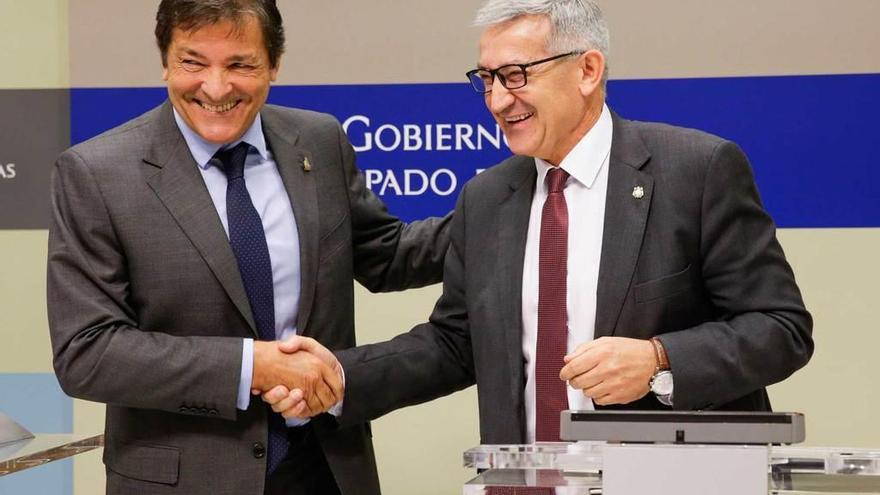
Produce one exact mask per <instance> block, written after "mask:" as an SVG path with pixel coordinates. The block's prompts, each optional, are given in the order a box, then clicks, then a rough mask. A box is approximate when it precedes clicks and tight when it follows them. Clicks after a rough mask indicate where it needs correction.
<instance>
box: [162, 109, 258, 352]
mask: <svg viewBox="0 0 880 495" xmlns="http://www.w3.org/2000/svg"><path fill="white" fill-rule="evenodd" d="M155 125H156V127H157V132H156V133H155V138H154V140H153V142H152V143H151V145H150V148H149V149H148V150H147V154H146V156H145V157H144V161H145V162H146V163H148V164H150V165H152V166H154V167H158V168H159V171H158V172H157V173H155V174H153V175H151V176H149V177H148V178H147V183H148V184H149V186H150V187H151V188H152V189H153V191H154V192H155V193H156V196H158V197H159V200H160V201H162V203H163V204H164V205H165V207H166V208H167V209H168V211H169V212H170V213H171V215H172V216H173V217H174V219H175V220H176V221H177V224H178V225H179V226H180V228H181V230H183V232H184V234H186V236H187V237H188V238H189V239H190V241H191V242H192V243H193V245H194V246H195V248H196V250H198V252H199V254H200V255H201V256H202V258H204V260H205V262H206V263H207V264H208V266H209V267H210V269H211V271H212V272H213V273H214V275H215V276H216V277H217V280H218V281H219V282H220V285H222V286H223V289H224V290H225V291H226V293H227V294H228V295H229V298H230V299H231V300H232V303H233V304H234V305H235V307H236V308H238V311H239V312H240V313H241V315H242V316H243V317H244V318H245V320H246V321H247V323H248V325H249V326H250V328H251V332H252V333H253V334H254V336H255V337H256V336H257V330H256V325H255V324H254V318H253V315H252V313H251V308H250V304H249V303H248V299H247V294H246V293H245V290H244V285H243V284H242V281H241V275H240V273H239V271H238V263H237V262H236V260H235V255H234V254H233V253H232V248H231V247H230V246H229V239H227V238H226V233H225V231H224V230H223V224H222V223H221V222H220V218H219V217H218V216H217V209H216V208H215V207H214V203H213V201H212V200H211V196H210V194H209V193H208V188H207V186H205V181H204V179H203V178H202V176H201V174H200V173H199V170H198V165H197V164H196V162H195V160H193V158H192V154H191V153H190V151H189V148H188V147H187V146H186V141H184V139H183V136H182V135H181V134H180V130H179V129H178V128H177V124H176V122H175V121H174V114H173V113H172V110H171V104H170V103H168V102H165V104H164V105H163V106H162V107H160V109H159V114H158V118H157V121H156V123H155Z"/></svg>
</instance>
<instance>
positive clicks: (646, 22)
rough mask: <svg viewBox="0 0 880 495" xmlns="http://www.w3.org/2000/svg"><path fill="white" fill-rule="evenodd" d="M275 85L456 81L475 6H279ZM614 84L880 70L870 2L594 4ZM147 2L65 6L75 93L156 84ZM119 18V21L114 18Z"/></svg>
mask: <svg viewBox="0 0 880 495" xmlns="http://www.w3.org/2000/svg"><path fill="white" fill-rule="evenodd" d="M279 3H280V4H281V9H282V14H283V15H284V18H285V23H286V26H287V34H288V53H287V55H286V56H285V57H284V59H283V60H282V67H281V73H280V76H279V81H278V83H279V84H357V83H395V82H461V81H463V80H464V79H463V75H462V74H463V72H464V71H466V70H467V69H469V68H470V67H471V66H472V65H473V64H474V62H475V61H476V58H477V39H478V37H479V30H477V29H475V28H471V27H469V25H470V22H471V19H472V17H473V15H474V12H475V11H476V9H477V8H478V7H479V5H481V3H482V2H480V1H476V0H447V1H444V2H429V1H426V0H413V1H409V2H401V1H399V0H374V1H371V2H363V1H359V0H333V1H327V2H306V1H304V0H297V1H294V0H282V1H281V2H279ZM599 3H600V4H601V5H602V6H603V8H604V9H605V12H606V16H607V17H608V20H609V24H610V26H611V47H612V48H611V56H612V62H611V68H612V72H611V77H612V78H618V79H635V78H675V77H714V76H754V75H784V74H847V73H866V72H871V73H873V72H880V57H877V56H876V47H878V46H880V30H878V29H875V27H874V26H873V23H874V22H875V21H876V19H878V18H880V2H878V1H877V0H847V1H843V2H837V3H834V4H830V3H828V2H823V1H821V0H763V1H758V0H746V1H736V2H733V1H729V0H716V1H709V2H707V1H704V0H666V1H663V2H652V1H645V0H640V1H633V0H624V1H617V0H615V1H612V0H599ZM157 5H158V1H156V0H138V1H135V2H130V1H126V2H120V1H117V0H90V1H78V2H73V3H72V4H71V5H70V59H71V84H72V86H73V87H117V86H119V87H131V86H160V85H162V82H161V79H160V75H161V67H160V63H159V58H158V54H157V50H156V48H155V46H154V41H153V37H152V32H153V27H154V22H155V21H154V17H155V10H156V6H157ZM121 19H124V20H125V21H124V22H116V20H121Z"/></svg>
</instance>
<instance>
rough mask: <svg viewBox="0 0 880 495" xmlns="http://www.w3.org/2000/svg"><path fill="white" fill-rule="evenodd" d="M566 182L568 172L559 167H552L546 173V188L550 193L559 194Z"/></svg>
mask: <svg viewBox="0 0 880 495" xmlns="http://www.w3.org/2000/svg"><path fill="white" fill-rule="evenodd" d="M567 180H568V172H566V171H565V170H562V169H561V168H559V167H553V168H552V169H550V170H548V171H547V188H548V189H549V191H548V192H550V193H559V192H562V190H563V189H564V188H565V182H566V181H567Z"/></svg>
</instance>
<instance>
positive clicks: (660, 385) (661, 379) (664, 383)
mask: <svg viewBox="0 0 880 495" xmlns="http://www.w3.org/2000/svg"><path fill="white" fill-rule="evenodd" d="M651 392H654V394H655V395H669V394H671V393H672V373H670V372H669V371H661V372H660V373H657V374H656V375H654V378H652V379H651Z"/></svg>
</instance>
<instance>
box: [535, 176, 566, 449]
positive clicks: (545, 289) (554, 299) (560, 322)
mask: <svg viewBox="0 0 880 495" xmlns="http://www.w3.org/2000/svg"><path fill="white" fill-rule="evenodd" d="M567 179H568V172H566V171H565V170H562V169H561V168H558V167H554V168H552V169H551V170H550V171H549V172H547V188H548V190H549V192H548V194H547V200H546V201H544V209H543V212H542V213H541V244H540V247H539V248H538V250H539V254H538V344H537V349H536V351H535V354H536V361H535V403H536V404H535V406H536V407H535V440H536V441H538V442H558V441H559V413H560V412H562V411H563V410H564V409H568V396H567V394H566V386H565V382H563V381H562V380H560V379H559V371H560V370H561V369H562V365H563V361H562V358H563V356H565V353H566V343H567V342H568V325H567V323H568V315H567V312H566V302H565V298H566V292H567V289H566V274H567V272H568V269H567V268H568V207H567V206H566V204H565V196H564V195H563V194H562V190H563V189H564V188H565V181H566V180H567Z"/></svg>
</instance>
